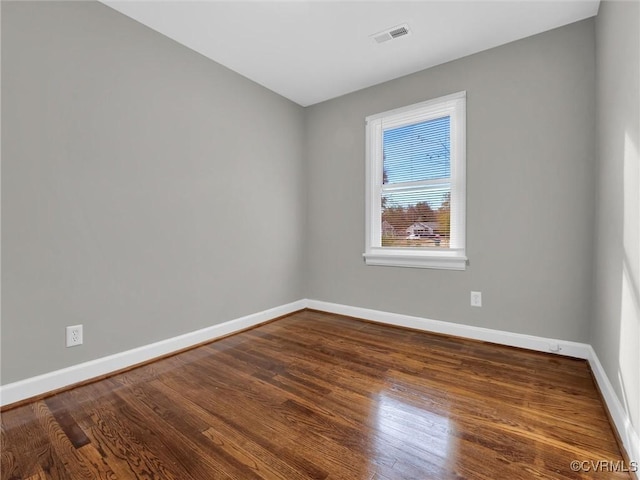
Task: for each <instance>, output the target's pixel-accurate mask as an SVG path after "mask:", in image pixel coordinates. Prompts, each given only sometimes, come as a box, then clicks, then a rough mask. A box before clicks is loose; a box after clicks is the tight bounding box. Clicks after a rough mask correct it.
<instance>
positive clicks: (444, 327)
mask: <svg viewBox="0 0 640 480" xmlns="http://www.w3.org/2000/svg"><path fill="white" fill-rule="evenodd" d="M306 305H307V308H312V309H315V310H321V311H323V312H329V313H336V314H339V315H347V316H350V317H356V318H362V319H364V320H370V321H372V322H378V323H385V324H388V325H396V326H400V327H406V328H413V329H416V330H424V331H427V332H435V333H443V334H446V335H453V336H457V337H463V338H471V339H474V340H482V341H485V342H491V343H497V344H500V345H508V346H511V347H520V348H526V349H528V350H535V351H539V352H546V353H554V354H560V355H566V356H569V357H574V358H582V359H585V360H588V361H589V364H590V366H591V370H592V371H593V374H594V376H595V380H596V382H597V384H598V387H599V388H600V391H601V392H602V396H603V397H604V401H605V403H606V404H607V408H608V409H609V413H610V414H611V417H612V419H613V422H614V424H615V427H616V429H617V431H618V434H619V435H620V439H621V440H622V443H623V445H624V448H625V450H626V451H627V454H628V455H629V458H630V460H631V461H636V462H640V441H639V439H638V433H637V432H636V431H635V430H634V428H633V425H632V424H631V420H630V418H629V415H628V413H627V411H626V410H625V409H624V408H623V406H622V403H621V402H620V400H619V399H618V396H617V395H616V392H615V390H614V389H613V385H612V384H611V382H610V380H609V378H608V377H607V374H606V372H605V371H604V368H603V367H602V364H601V363H600V360H599V359H598V356H597V355H596V352H595V351H594V350H593V347H592V346H591V345H589V344H586V343H577V342H569V341H566V340H557V339H552V338H544V337H536V336H533V335H523V334H520V333H511V332H505V331H501V330H492V329H490V328H483V327H474V326H470V325H462V324H458V323H451V322H442V321H439V320H431V319H427V318H421V317H412V316H410V315H402V314H397V313H390V312H383V311H380V310H371V309H368V308H360V307H352V306H348V305H340V304H337V303H329V302H322V301H319V300H307V301H306ZM557 347H560V349H559V350H557Z"/></svg>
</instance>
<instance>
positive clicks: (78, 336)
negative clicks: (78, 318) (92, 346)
mask: <svg viewBox="0 0 640 480" xmlns="http://www.w3.org/2000/svg"><path fill="white" fill-rule="evenodd" d="M82 341H83V339H82V325H72V326H70V327H67V347H76V346H78V345H82Z"/></svg>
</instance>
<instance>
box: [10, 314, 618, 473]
mask: <svg viewBox="0 0 640 480" xmlns="http://www.w3.org/2000/svg"><path fill="white" fill-rule="evenodd" d="M574 460H576V461H580V462H584V463H581V464H580V465H579V466H582V467H584V468H583V469H582V470H581V471H577V472H576V471H572V469H571V462H572V461H574ZM591 462H593V463H591ZM596 462H609V463H607V464H602V463H596ZM616 462H617V463H616ZM622 462H623V460H622V457H621V454H620V450H619V448H618V445H617V444H616V440H615V438H614V434H613V431H612V429H611V425H610V424H609V421H608V419H607V416H606V414H605V410H604V407H603V405H602V402H601V399H600V397H599V395H598V393H597V391H596V388H595V385H594V383H593V380H592V378H591V375H590V372H589V369H588V366H587V364H586V362H584V361H581V360H575V359H570V358H564V357H558V356H552V355H546V354H541V353H535V352H528V351H524V350H518V349H513V348H509V347H501V346H496V345H489V344H483V343H480V342H474V341H466V340H461V339H456V338H450V337H446V336H439V335H430V334H426V333H422V332H416V331H411V330H404V329H398V328H393V327H387V326H383V325H376V324H372V323H367V322H362V321H358V320H354V319H350V318H345V317H340V316H337V315H331V314H325V313H320V312H314V311H303V312H299V313H296V314H294V315H292V316H289V317H286V318H283V319H280V320H277V321H275V322H272V323H269V324H266V325H263V326H260V327H258V328H255V329H253V330H249V331H246V332H243V333H240V334H237V335H234V336H231V337H227V338H224V339H222V340H219V341H216V342H214V343H211V344H208V345H206V346H202V347H199V348H197V349H194V350H190V351H187V352H183V353H181V354H179V355H176V356H173V357H170V358H166V359H163V360H160V361H157V362H154V363H151V364H148V365H146V366H143V367H140V368H137V369H134V370H131V371H128V372H126V373H122V374H118V375H116V376H113V377H111V378H107V379H105V380H100V381H98V382H96V383H92V384H89V385H85V386H82V387H78V388H75V389H72V390H69V391H66V392H63V393H59V394H57V395H55V396H53V397H49V398H46V399H44V400H39V401H36V402H33V403H30V404H27V405H24V406H21V407H18V408H15V409H11V410H8V411H6V412H4V413H3V414H2V463H1V466H2V474H1V477H2V479H7V480H8V479H30V480H31V479H33V480H35V479H41V478H55V479H73V480H77V479H116V478H117V479H138V478H140V479H143V478H144V479H165V478H166V479H183V480H184V479H203V480H211V479H217V478H220V479H227V478H233V479H242V480H244V479H254V478H273V479H286V480H295V479H310V478H313V479H329V478H331V479H338V478H340V479H367V480H368V479H378V480H385V479H386V480H395V479H420V480H422V479H450V478H456V479H459V478H469V479H490V480H494V479H510V480H515V479H531V478H551V479H564V478H572V479H582V478H603V479H604V478H606V479H613V478H630V476H629V474H628V473H624V472H613V470H616V469H618V470H619V469H620V468H621V467H623V464H622ZM625 467H626V466H625ZM587 470H590V471H587ZM593 470H601V471H600V472H594V471H593Z"/></svg>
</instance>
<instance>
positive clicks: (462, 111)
mask: <svg viewBox="0 0 640 480" xmlns="http://www.w3.org/2000/svg"><path fill="white" fill-rule="evenodd" d="M444 116H449V117H450V135H451V144H450V149H451V157H450V161H451V164H450V165H451V183H450V185H451V230H450V242H451V243H450V247H449V248H448V249H444V248H438V247H433V248H432V247H420V248H419V247H416V248H412V247H406V248H393V247H383V246H382V234H381V217H382V215H381V213H382V204H381V203H382V202H381V198H382V176H383V174H382V171H383V146H382V142H383V131H384V130H385V129H389V128H397V127H401V126H404V125H410V124H414V123H418V122H425V121H428V120H432V119H436V118H441V117H444ZM466 163H467V162H466V92H465V91H462V92H457V93H453V94H451V95H446V96H444V97H440V98H435V99H433V100H428V101H426V102H421V103H417V104H414V105H409V106H407V107H402V108H398V109H395V110H389V111H387V112H382V113H378V114H376V115H370V116H368V117H367V118H366V181H367V183H366V202H365V203H366V242H365V253H364V254H363V256H364V259H365V262H366V264H367V265H383V266H395V267H417V268H437V269H446V270H465V269H466V265H467V256H466ZM407 183H408V182H407ZM414 183H417V182H414ZM405 187H407V186H405ZM408 187H410V186H408ZM386 190H388V187H386Z"/></svg>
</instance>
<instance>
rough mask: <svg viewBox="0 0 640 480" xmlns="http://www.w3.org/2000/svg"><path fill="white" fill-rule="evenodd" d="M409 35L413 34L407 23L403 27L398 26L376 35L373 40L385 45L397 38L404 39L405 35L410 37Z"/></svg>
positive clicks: (372, 36)
mask: <svg viewBox="0 0 640 480" xmlns="http://www.w3.org/2000/svg"><path fill="white" fill-rule="evenodd" d="M409 33H411V31H410V30H409V25H407V24H406V23H405V24H403V25H396V26H395V27H391V28H387V29H386V30H383V31H382V32H378V33H375V34H373V35H371V38H373V39H374V40H375V41H376V42H378V43H383V42H387V41H389V40H393V39H395V38H399V37H404V36H405V35H409Z"/></svg>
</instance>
